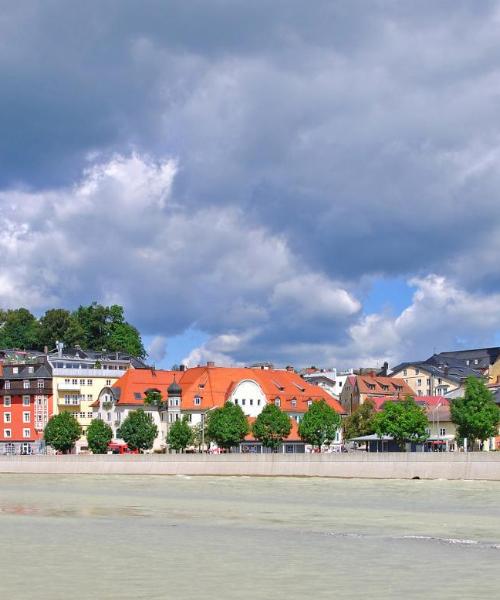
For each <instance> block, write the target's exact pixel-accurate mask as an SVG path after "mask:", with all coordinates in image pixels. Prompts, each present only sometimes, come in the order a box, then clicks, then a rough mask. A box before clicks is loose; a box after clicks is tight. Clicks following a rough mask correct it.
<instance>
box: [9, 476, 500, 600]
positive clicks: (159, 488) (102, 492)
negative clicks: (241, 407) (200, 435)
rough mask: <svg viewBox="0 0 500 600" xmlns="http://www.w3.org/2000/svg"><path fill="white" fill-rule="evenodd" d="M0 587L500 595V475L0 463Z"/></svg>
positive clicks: (45, 599)
mask: <svg viewBox="0 0 500 600" xmlns="http://www.w3.org/2000/svg"><path fill="white" fill-rule="evenodd" d="M0 539H1V544H0V599H1V600H7V599H9V600H10V599H30V600H31V599H39V600H49V599H50V600H59V599H61V600H69V599H73V598H75V599H78V600H80V599H87V598H89V599H90V598H92V599H97V600H101V599H108V598H109V599H111V598H112V599H132V598H134V599H144V598H147V599H156V598H158V599H160V598H161V599H164V598H168V599H172V600H187V599H193V600H194V599H195V598H196V599H198V598H201V599H205V600H206V599H210V600H211V599H214V600H226V599H228V600H237V599H252V600H261V599H262V600H269V599H271V598H277V599H280V600H281V599H287V600H288V599H289V600H295V599H299V598H300V599H301V600H304V599H306V600H309V599H311V600H316V599H317V600H319V599H323V598H365V597H366V598H369V599H378V598H453V599H454V600H457V599H459V598H490V599H495V598H500V484H498V483H492V482H477V481H475V482H473V481H461V482H450V481H382V480H338V479H295V478H281V479H272V478H246V477H239V478H236V477H219V478H215V477H192V478H189V477H161V476H148V477H140V476H135V477H125V476H82V475H78V476H56V475H47V476H39V475H0Z"/></svg>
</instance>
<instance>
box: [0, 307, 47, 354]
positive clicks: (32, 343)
mask: <svg viewBox="0 0 500 600" xmlns="http://www.w3.org/2000/svg"><path fill="white" fill-rule="evenodd" d="M39 328H40V326H39V323H38V321H37V319H36V318H35V317H34V316H33V315H32V314H31V313H30V311H29V310H28V309H26V308H16V309H13V310H2V311H0V348H21V349H37V348H39Z"/></svg>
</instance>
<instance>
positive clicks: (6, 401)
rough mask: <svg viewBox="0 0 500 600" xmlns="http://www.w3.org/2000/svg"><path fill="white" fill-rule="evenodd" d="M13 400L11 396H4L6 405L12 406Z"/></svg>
mask: <svg viewBox="0 0 500 600" xmlns="http://www.w3.org/2000/svg"><path fill="white" fill-rule="evenodd" d="M11 404H12V401H11V399H10V396H4V397H3V405H4V406H11Z"/></svg>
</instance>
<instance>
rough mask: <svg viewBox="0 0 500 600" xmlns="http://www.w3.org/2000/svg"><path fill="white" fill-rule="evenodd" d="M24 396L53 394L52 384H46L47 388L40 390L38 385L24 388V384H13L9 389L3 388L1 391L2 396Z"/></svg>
mask: <svg viewBox="0 0 500 600" xmlns="http://www.w3.org/2000/svg"><path fill="white" fill-rule="evenodd" d="M24 394H30V395H32V394H37V395H38V394H39V395H44V394H52V383H51V382H45V387H43V388H39V387H38V385H37V384H36V383H34V384H33V385H30V386H29V387H27V388H26V387H24V385H23V384H22V383H19V384H12V383H11V385H10V387H9V388H2V389H1V390H0V396H22V395H24Z"/></svg>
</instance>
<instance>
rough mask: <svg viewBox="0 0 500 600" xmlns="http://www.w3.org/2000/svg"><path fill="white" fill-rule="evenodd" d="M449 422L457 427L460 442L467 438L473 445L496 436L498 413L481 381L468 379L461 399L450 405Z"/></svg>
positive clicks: (499, 416)
mask: <svg viewBox="0 0 500 600" xmlns="http://www.w3.org/2000/svg"><path fill="white" fill-rule="evenodd" d="M451 420H452V421H453V423H455V425H456V426H457V436H458V438H459V439H460V440H463V439H464V438H467V439H468V440H469V442H470V443H471V444H472V446H473V445H474V443H475V441H476V440H480V441H481V442H483V441H484V440H487V439H488V438H490V437H493V436H495V435H497V432H498V424H499V422H500V411H499V409H498V406H497V405H496V404H495V401H494V400H493V396H492V394H491V392H490V391H489V390H488V388H487V387H486V386H485V385H484V383H483V382H482V381H480V380H479V379H476V378H475V377H468V378H467V381H466V384H465V394H464V397H463V398H456V399H455V400H453V402H452V404H451Z"/></svg>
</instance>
